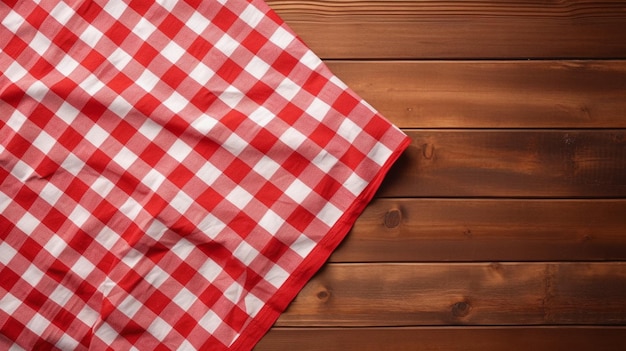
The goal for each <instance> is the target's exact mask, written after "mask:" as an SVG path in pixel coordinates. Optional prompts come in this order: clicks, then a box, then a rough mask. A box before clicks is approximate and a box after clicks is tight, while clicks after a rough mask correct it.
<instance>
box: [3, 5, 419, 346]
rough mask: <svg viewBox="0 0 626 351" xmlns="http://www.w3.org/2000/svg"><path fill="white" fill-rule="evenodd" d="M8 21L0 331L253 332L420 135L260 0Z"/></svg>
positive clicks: (21, 9) (72, 339)
mask: <svg viewBox="0 0 626 351" xmlns="http://www.w3.org/2000/svg"><path fill="white" fill-rule="evenodd" d="M0 21H1V24H0V72H1V74H0V97H1V99H0V165H1V168H0V349H3V350H6V349H10V350H21V349H24V350H46V349H63V350H86V349H89V350H116V351H117V350H170V349H178V350H196V349H199V350H227V349H228V350H249V349H251V348H252V347H253V346H254V344H255V343H256V342H257V341H258V340H259V339H260V338H261V337H262V335H263V334H264V333H265V332H266V331H267V330H268V329H269V328H270V326H271V325H272V323H273V322H274V321H275V320H276V318H278V315H279V313H280V312H282V311H283V310H284V309H285V308H286V306H287V305H288V303H289V302H290V301H291V300H292V299H293V298H294V297H295V295H296V294H297V293H298V291H299V289H301V288H302V286H303V285H304V284H305V283H306V281H307V280H308V279H310V277H311V276H312V275H313V274H314V273H315V271H316V270H317V269H319V267H320V266H321V265H322V264H323V262H324V261H325V260H326V259H327V258H328V256H329V254H330V253H331V252H332V250H334V248H335V247H336V246H337V245H338V243H339V242H340V240H341V239H342V238H343V237H344V236H345V235H346V233H347V232H348V231H349V229H350V227H351V225H352V224H353V222H354V221H355V220H356V217H357V216H358V215H359V214H360V212H361V211H362V210H363V208H364V207H365V205H366V204H367V202H368V201H369V200H371V198H372V196H373V194H374V192H375V190H376V189H377V187H378V186H379V185H380V182H381V180H382V178H383V176H384V174H385V172H386V171H387V170H388V169H389V167H390V165H391V164H392V163H393V161H394V160H395V159H396V158H397V157H398V155H399V154H400V153H401V152H402V151H403V149H404V148H406V147H407V145H408V142H409V141H408V139H407V137H406V135H404V134H403V133H402V132H401V131H400V130H398V129H397V128H396V127H395V126H393V125H392V124H390V123H389V122H388V121H387V120H386V119H384V118H383V117H381V116H380V115H379V114H378V113H377V112H376V111H374V110H373V109H372V108H371V107H370V106H369V105H367V104H366V103H365V102H363V101H362V100H361V99H360V98H359V97H358V96H356V95H355V94H354V93H353V92H352V91H351V90H349V89H348V88H347V87H346V86H345V85H344V84H343V83H342V82H341V81H340V80H339V79H337V78H336V77H335V76H333V75H332V74H331V73H330V72H329V70H328V69H327V68H326V66H325V65H324V64H323V63H322V62H321V61H320V59H319V58H318V57H317V56H315V55H314V54H313V53H312V52H311V51H310V50H309V49H308V48H307V47H306V46H305V45H304V44H303V43H302V42H301V40H300V39H299V38H298V37H297V36H296V35H295V34H294V33H293V32H292V31H291V30H290V29H289V28H288V27H287V26H286V25H285V24H284V23H283V22H282V21H281V20H280V18H278V17H277V16H276V14H275V13H273V12H272V11H271V10H270V9H269V8H268V7H267V5H266V4H265V3H263V2H262V1H260V0H251V1H248V0H185V1H179V0H160V1H135V0H130V1H68V2H62V1H57V0H55V1H48V0H42V1H4V2H3V3H2V4H0Z"/></svg>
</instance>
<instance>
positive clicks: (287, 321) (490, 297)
mask: <svg viewBox="0 0 626 351" xmlns="http://www.w3.org/2000/svg"><path fill="white" fill-rule="evenodd" d="M624 296H626V262H602V263H493V264H488V263H464V264H450V263H437V264H419V263H415V264H337V263H335V264H328V265H326V266H325V268H324V269H322V271H321V272H320V273H319V274H318V275H317V276H316V277H315V278H313V279H312V280H311V281H310V282H309V283H308V284H307V285H306V286H305V287H304V289H303V290H302V291H301V292H300V294H299V295H298V296H297V297H296V299H295V300H294V301H293V302H292V304H291V305H290V306H289V308H288V309H287V311H286V312H285V313H283V314H282V315H281V317H280V318H279V319H278V321H277V324H276V325H277V326H281V327H284V326H294V327H296V326H325V327H330V326H420V325H422V326H425V325H430V326H435V325H455V324H465V325H591V324H604V325H619V324H624V323H626V299H624Z"/></svg>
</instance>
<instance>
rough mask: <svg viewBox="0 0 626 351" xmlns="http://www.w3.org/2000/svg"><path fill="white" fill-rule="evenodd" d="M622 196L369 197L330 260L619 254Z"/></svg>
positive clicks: (625, 237) (623, 254)
mask: <svg viewBox="0 0 626 351" xmlns="http://www.w3.org/2000/svg"><path fill="white" fill-rule="evenodd" d="M625 214H626V200H584V201H583V200H521V199H520V200H510V199H501V200H492V199H484V200H463V199H397V198H394V199H377V200H375V201H374V202H372V203H371V204H370V205H369V206H368V207H367V208H366V209H365V211H364V212H363V214H362V215H361V216H360V217H359V219H358V220H357V221H356V223H355V225H354V227H353V229H352V231H351V232H350V234H348V236H347V237H346V239H345V240H344V242H343V243H342V244H341V245H340V247H339V248H338V250H337V251H336V252H335V253H334V254H333V255H332V256H331V258H330V260H331V261H332V262H412V261H415V262H424V261H431V262H444V261H455V262H460V261H463V262H468V261H558V260H584V261H592V260H595V261H598V260H599V261H602V260H624V259H626V215H625Z"/></svg>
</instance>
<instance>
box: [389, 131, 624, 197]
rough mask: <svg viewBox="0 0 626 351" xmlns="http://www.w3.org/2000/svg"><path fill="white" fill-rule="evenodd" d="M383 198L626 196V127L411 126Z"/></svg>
mask: <svg viewBox="0 0 626 351" xmlns="http://www.w3.org/2000/svg"><path fill="white" fill-rule="evenodd" d="M407 133H408V135H409V136H410V137H411V138H412V144H411V145H410V146H409V148H408V149H407V151H406V152H405V153H404V154H403V155H402V156H401V157H400V159H399V161H398V162H397V163H396V164H395V165H394V168H393V169H392V171H391V172H390V174H389V175H388V177H387V179H386V181H385V183H384V184H383V187H382V189H381V191H380V193H379V195H380V196H383V197H532V198H551V197H573V198H593V197H607V198H615V197H626V131H625V130H622V129H618V130H597V131H590V130H409V131H408V132H407Z"/></svg>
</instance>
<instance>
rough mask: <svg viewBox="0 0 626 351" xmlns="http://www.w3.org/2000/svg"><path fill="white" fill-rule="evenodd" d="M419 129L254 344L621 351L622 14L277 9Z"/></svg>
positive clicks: (383, 7) (395, 117) (624, 284)
mask: <svg viewBox="0 0 626 351" xmlns="http://www.w3.org/2000/svg"><path fill="white" fill-rule="evenodd" d="M268 3H269V4H270V6H272V7H273V8H274V9H275V10H276V11H277V12H278V14H279V15H280V16H281V17H282V18H283V19H285V20H286V21H287V23H288V24H289V25H290V26H291V27H292V28H293V29H294V30H295V32H296V33H297V34H298V35H299V36H300V37H301V38H302V39H303V40H304V41H305V42H306V43H307V44H308V45H309V46H310V47H311V48H312V49H313V51H315V52H316V53H317V54H318V55H320V56H321V57H322V58H323V59H324V60H325V62H326V63H327V64H328V65H329V66H330V68H331V70H333V72H335V73H336V74H337V75H338V76H339V77H340V78H341V79H342V80H344V81H345V82H346V83H347V84H348V85H349V86H350V87H352V88H353V89H354V90H355V91H356V92H357V93H358V94H360V95H361V96H362V97H363V98H365V100H367V101H368V102H369V103H370V104H372V105H373V106H374V107H376V108H377V109H378V110H380V111H381V113H382V114H383V115H385V116H386V117H387V118H389V119H390V120H392V121H393V122H394V123H396V124H397V125H399V126H400V127H402V128H403V129H405V130H406V131H407V133H408V134H409V135H410V136H411V138H412V140H413V143H412V145H411V146H410V148H409V150H407V152H406V153H405V154H404V155H403V156H402V158H401V159H400V161H399V162H398V163H397V164H396V166H395V167H394V168H393V169H392V171H391V172H390V174H389V175H388V177H387V180H386V181H385V183H384V184H383V187H382V188H381V190H380V191H379V193H378V195H377V198H376V199H375V200H374V201H373V202H372V203H371V205H370V206H369V207H368V208H367V209H366V210H365V212H364V213H363V215H362V216H361V217H360V218H359V220H358V222H357V223H356V225H355V227H354V229H353V230H352V232H351V233H350V234H349V235H348V237H347V239H346V240H345V242H344V243H343V244H342V246H341V247H340V248H339V249H338V250H337V252H336V253H335V254H333V255H332V257H331V259H330V262H329V263H328V264H326V266H325V267H324V268H323V269H322V270H321V271H320V272H319V274H318V275H317V276H316V277H315V278H314V279H313V280H312V281H311V282H310V283H309V284H308V285H307V286H306V287H305V288H304V290H303V291H302V292H301V293H300V294H299V296H298V297H297V298H296V299H295V300H294V302H293V303H292V304H291V306H290V307H289V309H288V310H287V312H286V313H285V314H283V316H281V317H280V319H279V320H278V322H277V323H276V325H275V327H274V328H273V329H272V330H271V331H270V332H269V334H267V335H266V336H265V338H264V339H263V340H262V341H261V342H260V344H259V345H258V346H257V348H256V350H258V351H261V350H296V351H297V350H325V351H332V350H359V351H363V350H377V351H378V350H477V351H478V350H480V351H487V350H520V351H521V350H523V351H527V350H532V351H539V350H546V351H548V350H550V351H553V350H624V349H626V1H602V2H600V1H571V0H570V1H539V0H534V1H423V0H404V1H402V0H398V1H371V0H362V1H351V0H326V1H314V0H292V1H286V0H274V1H268Z"/></svg>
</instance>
